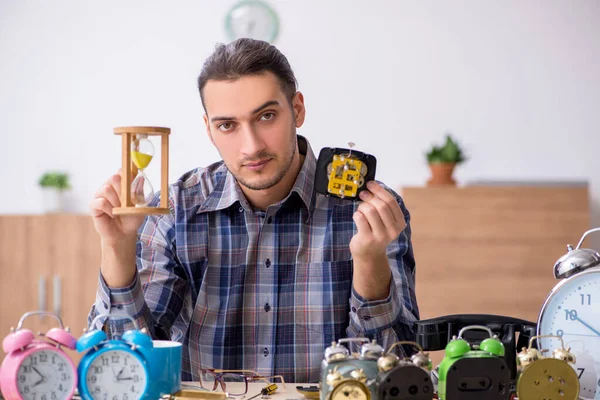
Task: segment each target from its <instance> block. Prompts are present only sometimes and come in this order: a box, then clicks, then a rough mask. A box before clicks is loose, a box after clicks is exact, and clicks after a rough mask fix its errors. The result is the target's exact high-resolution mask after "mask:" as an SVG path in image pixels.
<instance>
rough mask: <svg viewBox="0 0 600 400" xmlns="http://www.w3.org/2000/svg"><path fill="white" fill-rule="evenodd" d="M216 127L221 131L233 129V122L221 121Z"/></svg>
mask: <svg viewBox="0 0 600 400" xmlns="http://www.w3.org/2000/svg"><path fill="white" fill-rule="evenodd" d="M217 129H219V130H220V131H223V132H228V131H230V130H231V129H233V124H232V123H231V122H223V123H222V124H219V125H218V126H217Z"/></svg>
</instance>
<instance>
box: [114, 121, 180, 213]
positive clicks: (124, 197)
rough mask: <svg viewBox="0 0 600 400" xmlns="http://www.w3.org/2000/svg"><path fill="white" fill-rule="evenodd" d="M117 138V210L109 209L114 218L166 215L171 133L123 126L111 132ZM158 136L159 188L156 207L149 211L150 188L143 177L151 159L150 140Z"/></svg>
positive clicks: (152, 148) (147, 180)
mask: <svg viewBox="0 0 600 400" xmlns="http://www.w3.org/2000/svg"><path fill="white" fill-rule="evenodd" d="M114 133H115V135H121V140H122V142H121V143H122V145H121V151H122V153H121V160H122V164H123V165H122V167H121V194H120V197H121V207H118V208H115V209H113V214H115V215H127V214H144V215H150V214H168V213H169V207H168V179H169V134H170V133H171V129H169V128H162V127H154V126H126V127H119V128H115V129H114ZM153 136H160V139H161V140H160V143H161V146H160V147H161V157H160V161H161V169H160V171H161V174H160V175H161V186H160V203H159V206H158V207H150V206H149V202H150V201H151V200H152V199H153V198H154V187H153V185H152V183H151V182H150V179H148V177H147V175H146V168H148V165H150V163H151V162H152V161H153V159H154V156H155V151H154V145H153V144H152V141H150V137H153Z"/></svg>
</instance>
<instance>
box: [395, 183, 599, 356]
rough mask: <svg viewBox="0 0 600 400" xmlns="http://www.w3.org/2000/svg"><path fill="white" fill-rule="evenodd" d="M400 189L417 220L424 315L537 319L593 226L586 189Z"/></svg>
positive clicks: (415, 236) (414, 230)
mask: <svg viewBox="0 0 600 400" xmlns="http://www.w3.org/2000/svg"><path fill="white" fill-rule="evenodd" d="M400 193H401V195H402V197H403V198H404V201H405V203H406V206H407V207H408V209H409V211H410V213H411V217H412V218H411V228H412V233H413V236H412V239H413V245H414V251H415V258H416V265H417V267H416V268H417V280H416V281H417V288H416V291H417V301H418V304H419V308H420V312H421V319H427V318H433V317H437V316H441V315H447V314H460V313H481V314H500V315H509V316H514V317H519V318H523V319H527V320H530V321H536V320H537V317H538V313H539V311H540V308H541V306H542V304H543V301H544V299H545V298H546V296H547V295H548V293H549V292H550V290H551V289H552V287H553V286H554V285H555V284H556V283H558V281H557V280H555V279H554V276H553V275H552V267H553V266H554V263H555V262H556V260H557V259H558V258H559V257H560V256H561V255H563V254H565V253H566V252H567V248H566V246H567V244H569V243H570V244H573V245H576V244H577V242H578V241H579V239H580V238H581V235H582V234H583V233H584V232H585V231H586V230H587V229H589V228H590V211H589V200H588V189H587V187H586V186H562V187H529V186H471V187H406V188H403V189H401V190H400ZM584 247H585V244H584ZM436 353H437V354H433V355H432V356H433V359H434V361H436V362H439V360H440V359H441V356H442V354H440V352H436Z"/></svg>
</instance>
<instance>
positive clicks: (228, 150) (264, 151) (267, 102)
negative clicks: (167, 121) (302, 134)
mask: <svg viewBox="0 0 600 400" xmlns="http://www.w3.org/2000/svg"><path fill="white" fill-rule="evenodd" d="M203 94H204V96H203V97H204V104H205V107H206V115H205V116H204V122H205V123H206V129H207V132H208V134H209V137H210V138H211V141H212V142H213V144H214V145H215V147H216V148H217V150H218V151H219V154H220V155H221V157H222V158H223V161H224V162H225V165H226V166H227V168H228V169H229V171H230V172H231V173H232V174H233V176H234V177H235V178H236V179H237V181H238V182H239V183H240V184H241V185H243V186H246V187H247V188H250V189H252V190H264V189H268V188H270V187H272V186H275V185H276V184H277V183H279V182H280V181H281V179H282V178H283V177H284V176H285V175H286V173H287V172H288V171H289V170H290V166H291V164H292V161H293V158H294V154H295V152H296V149H297V141H296V128H297V127H300V126H302V123H303V122H304V103H303V98H302V94H301V93H296V96H295V97H294V99H293V101H292V105H290V102H289V100H288V99H287V98H286V96H285V94H284V93H283V91H282V90H281V86H280V84H279V81H278V79H277V77H276V76H275V75H274V74H272V73H270V72H266V73H264V74H261V75H248V76H243V77H241V78H239V79H237V80H234V81H216V80H209V81H208V82H207V84H206V86H204V92H203Z"/></svg>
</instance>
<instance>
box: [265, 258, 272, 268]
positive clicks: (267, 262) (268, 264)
mask: <svg viewBox="0 0 600 400" xmlns="http://www.w3.org/2000/svg"><path fill="white" fill-rule="evenodd" d="M265 265H266V267H267V268H269V267H270V266H271V260H269V259H268V258H267V261H265Z"/></svg>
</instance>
